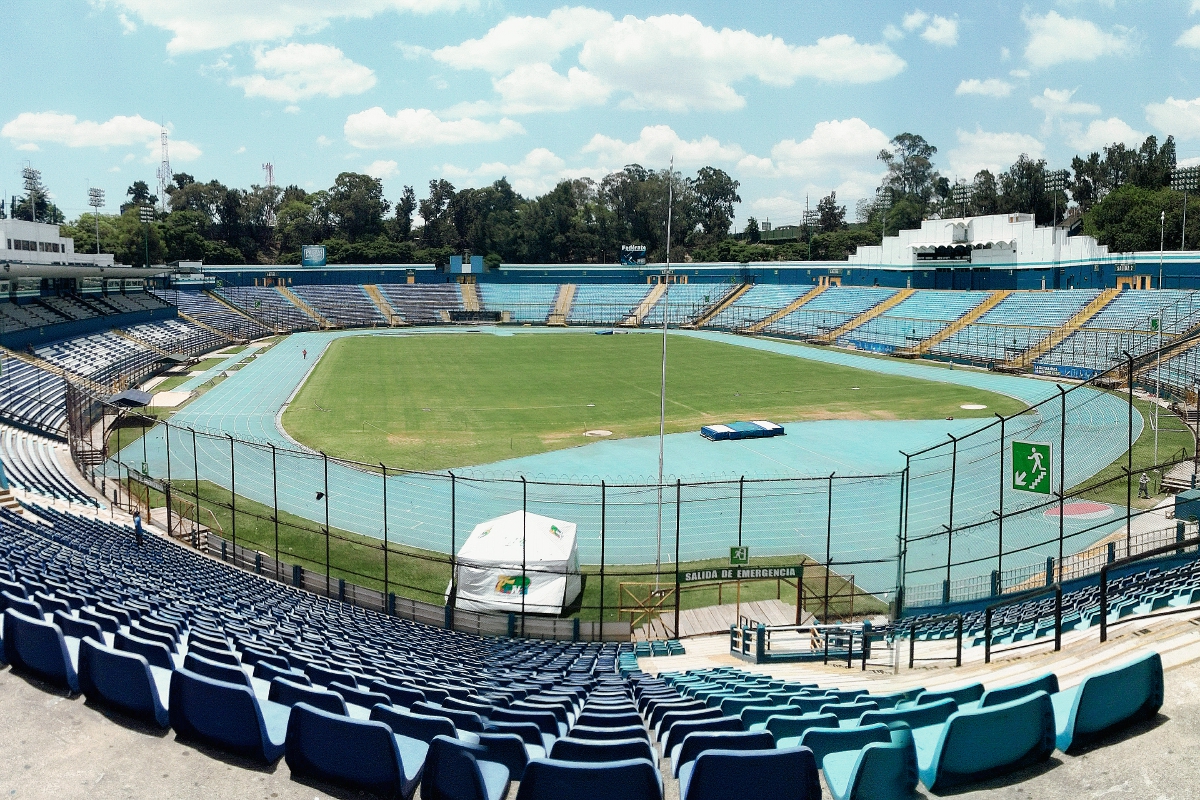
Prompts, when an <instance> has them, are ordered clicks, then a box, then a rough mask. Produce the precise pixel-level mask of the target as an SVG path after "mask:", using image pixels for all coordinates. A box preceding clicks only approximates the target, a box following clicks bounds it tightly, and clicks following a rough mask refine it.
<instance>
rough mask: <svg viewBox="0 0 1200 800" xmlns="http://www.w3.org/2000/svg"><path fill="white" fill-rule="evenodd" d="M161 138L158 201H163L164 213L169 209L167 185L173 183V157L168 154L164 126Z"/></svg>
mask: <svg viewBox="0 0 1200 800" xmlns="http://www.w3.org/2000/svg"><path fill="white" fill-rule="evenodd" d="M159 138H160V139H161V141H162V163H161V164H159V165H158V201H159V202H160V203H162V210H163V213H166V211H167V187H168V186H169V185H170V184H171V159H170V158H168V156H167V129H166V128H162V129H161V133H160V134H159Z"/></svg>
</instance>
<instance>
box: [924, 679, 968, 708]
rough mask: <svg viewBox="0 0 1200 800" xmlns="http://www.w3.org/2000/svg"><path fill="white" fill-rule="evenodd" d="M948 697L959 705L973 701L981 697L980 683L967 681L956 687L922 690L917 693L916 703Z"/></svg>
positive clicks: (930, 701)
mask: <svg viewBox="0 0 1200 800" xmlns="http://www.w3.org/2000/svg"><path fill="white" fill-rule="evenodd" d="M947 697H948V698H950V699H951V700H953V701H954V702H956V703H958V704H959V705H964V704H966V703H974V702H975V701H976V700H978V699H979V698H981V697H983V684H982V683H969V684H967V685H966V686H959V687H958V688H957V689H943V690H940V691H928V690H926V691H924V692H921V693H920V694H919V695H917V700H916V703H917V705H919V706H920V705H925V704H926V703H935V702H937V701H938V700H944V699H946V698H947Z"/></svg>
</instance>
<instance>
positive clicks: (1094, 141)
mask: <svg viewBox="0 0 1200 800" xmlns="http://www.w3.org/2000/svg"><path fill="white" fill-rule="evenodd" d="M1145 139H1146V134H1144V133H1142V132H1141V131H1136V130H1134V129H1133V128H1132V127H1130V126H1129V125H1128V124H1127V123H1126V122H1124V121H1123V120H1121V119H1118V118H1117V117H1109V118H1108V119H1094V120H1092V121H1091V122H1090V123H1088V126H1087V128H1084V127H1083V126H1082V125H1080V124H1078V123H1074V124H1073V125H1072V126H1070V128H1069V129H1068V130H1067V143H1068V144H1069V145H1071V147H1073V148H1075V149H1076V150H1079V151H1083V152H1093V151H1095V152H1099V151H1100V150H1102V149H1103V148H1104V147H1105V146H1106V145H1110V144H1113V143H1114V142H1124V143H1125V144H1127V145H1130V146H1137V145H1139V144H1141V143H1142V142H1143V141H1145Z"/></svg>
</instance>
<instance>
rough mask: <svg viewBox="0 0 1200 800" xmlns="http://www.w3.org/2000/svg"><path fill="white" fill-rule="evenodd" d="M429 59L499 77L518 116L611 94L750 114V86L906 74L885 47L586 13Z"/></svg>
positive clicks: (539, 20) (560, 15)
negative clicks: (537, 91)
mask: <svg viewBox="0 0 1200 800" xmlns="http://www.w3.org/2000/svg"><path fill="white" fill-rule="evenodd" d="M575 48H578V50H579V53H578V67H579V68H580V69H579V70H577V71H575V72H574V74H573V73H572V71H571V70H568V71H567V72H566V74H565V75H564V74H563V73H562V72H561V71H555V70H553V69H551V67H550V65H552V64H553V63H554V62H555V61H556V60H558V59H560V58H561V57H562V56H563V54H564V53H565V52H566V51H568V50H574V49H575ZM433 57H434V58H435V59H437V60H438V61H441V62H443V63H445V64H447V65H448V66H452V67H454V68H456V69H483V70H487V71H488V72H491V73H492V74H493V75H495V76H498V77H497V79H496V81H495V85H496V89H497V91H500V92H502V93H507V94H506V95H505V99H506V100H508V99H509V98H513V100H512V105H511V107H512V108H513V109H514V111H513V113H516V111H515V109H518V108H529V109H530V110H552V109H557V108H575V107H578V106H579V105H583V104H591V103H594V102H601V101H600V99H599V98H601V97H607V96H608V95H609V94H612V93H619V94H620V95H621V96H622V102H621V105H622V107H625V108H630V109H644V108H663V109H668V110H672V111H684V110H690V109H705V110H729V109H736V108H741V107H742V106H744V105H745V98H743V97H742V96H741V95H740V94H739V93H738V92H737V90H736V89H735V88H734V84H737V83H739V82H741V81H745V80H750V79H756V80H758V81H759V82H761V83H765V84H768V85H771V86H791V85H792V84H793V83H795V81H796V80H797V79H799V78H803V77H808V78H815V79H818V80H822V81H826V82H829V83H869V82H874V81H880V80H885V79H887V78H891V77H893V76H894V75H896V74H898V73H899V72H900V71H901V70H903V69H904V67H905V63H904V61H903V60H902V59H901V58H900V57H899V56H897V55H896V54H895V53H894V52H892V50H891V49H890V48H889V47H888V46H887V45H885V44H864V43H860V42H858V41H856V40H855V39H854V38H853V37H851V36H847V35H837V36H830V37H826V38H823V39H819V40H818V41H817V42H816V43H815V44H812V45H799V46H797V45H790V44H788V43H786V42H784V41H783V40H782V39H780V38H778V37H776V36H770V35H767V36H758V35H756V34H753V33H750V32H749V31H746V30H731V29H729V28H722V29H720V30H717V29H715V28H712V27H709V26H707V25H704V24H703V23H701V22H700V21H699V20H697V19H696V18H695V17H693V16H691V15H687V14H684V15H665V16H657V17H647V18H645V19H641V18H639V17H636V16H632V15H630V16H626V17H624V18H622V19H620V20H617V19H614V18H613V17H612V16H611V15H609V14H608V13H606V12H602V11H596V10H593V9H588V8H562V9H558V10H556V11H552V12H550V14H548V15H547V16H545V17H510V18H508V19H506V20H504V21H503V22H501V23H499V24H497V25H496V26H494V27H493V28H492V29H491V30H489V31H488V32H487V33H486V34H484V35H483V36H482V37H480V38H478V39H472V40H469V41H466V42H463V43H462V44H460V45H455V46H452V47H443V48H441V49H440V50H437V51H435V52H434V53H433ZM572 69H574V68H572ZM521 70H525V72H521ZM499 76H503V77H499ZM528 77H532V78H536V79H537V80H538V81H539V82H540V83H542V84H545V85H546V86H547V88H548V90H549V94H548V97H549V98H550V102H544V103H543V102H534V101H533V99H532V96H533V94H534V93H533V91H524V92H522V91H520V89H521V84H522V83H523V82H524V79H525V78H528ZM510 78H511V80H510Z"/></svg>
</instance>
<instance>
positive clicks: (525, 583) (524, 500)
mask: <svg viewBox="0 0 1200 800" xmlns="http://www.w3.org/2000/svg"><path fill="white" fill-rule="evenodd" d="M528 519H529V484H527V483H526V482H525V476H524V475H522V476H521V637H522V638H524V637H525V596H526V595H527V594H529V579H528V578H527V577H526V576H525V523H526V522H527V521H528Z"/></svg>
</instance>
